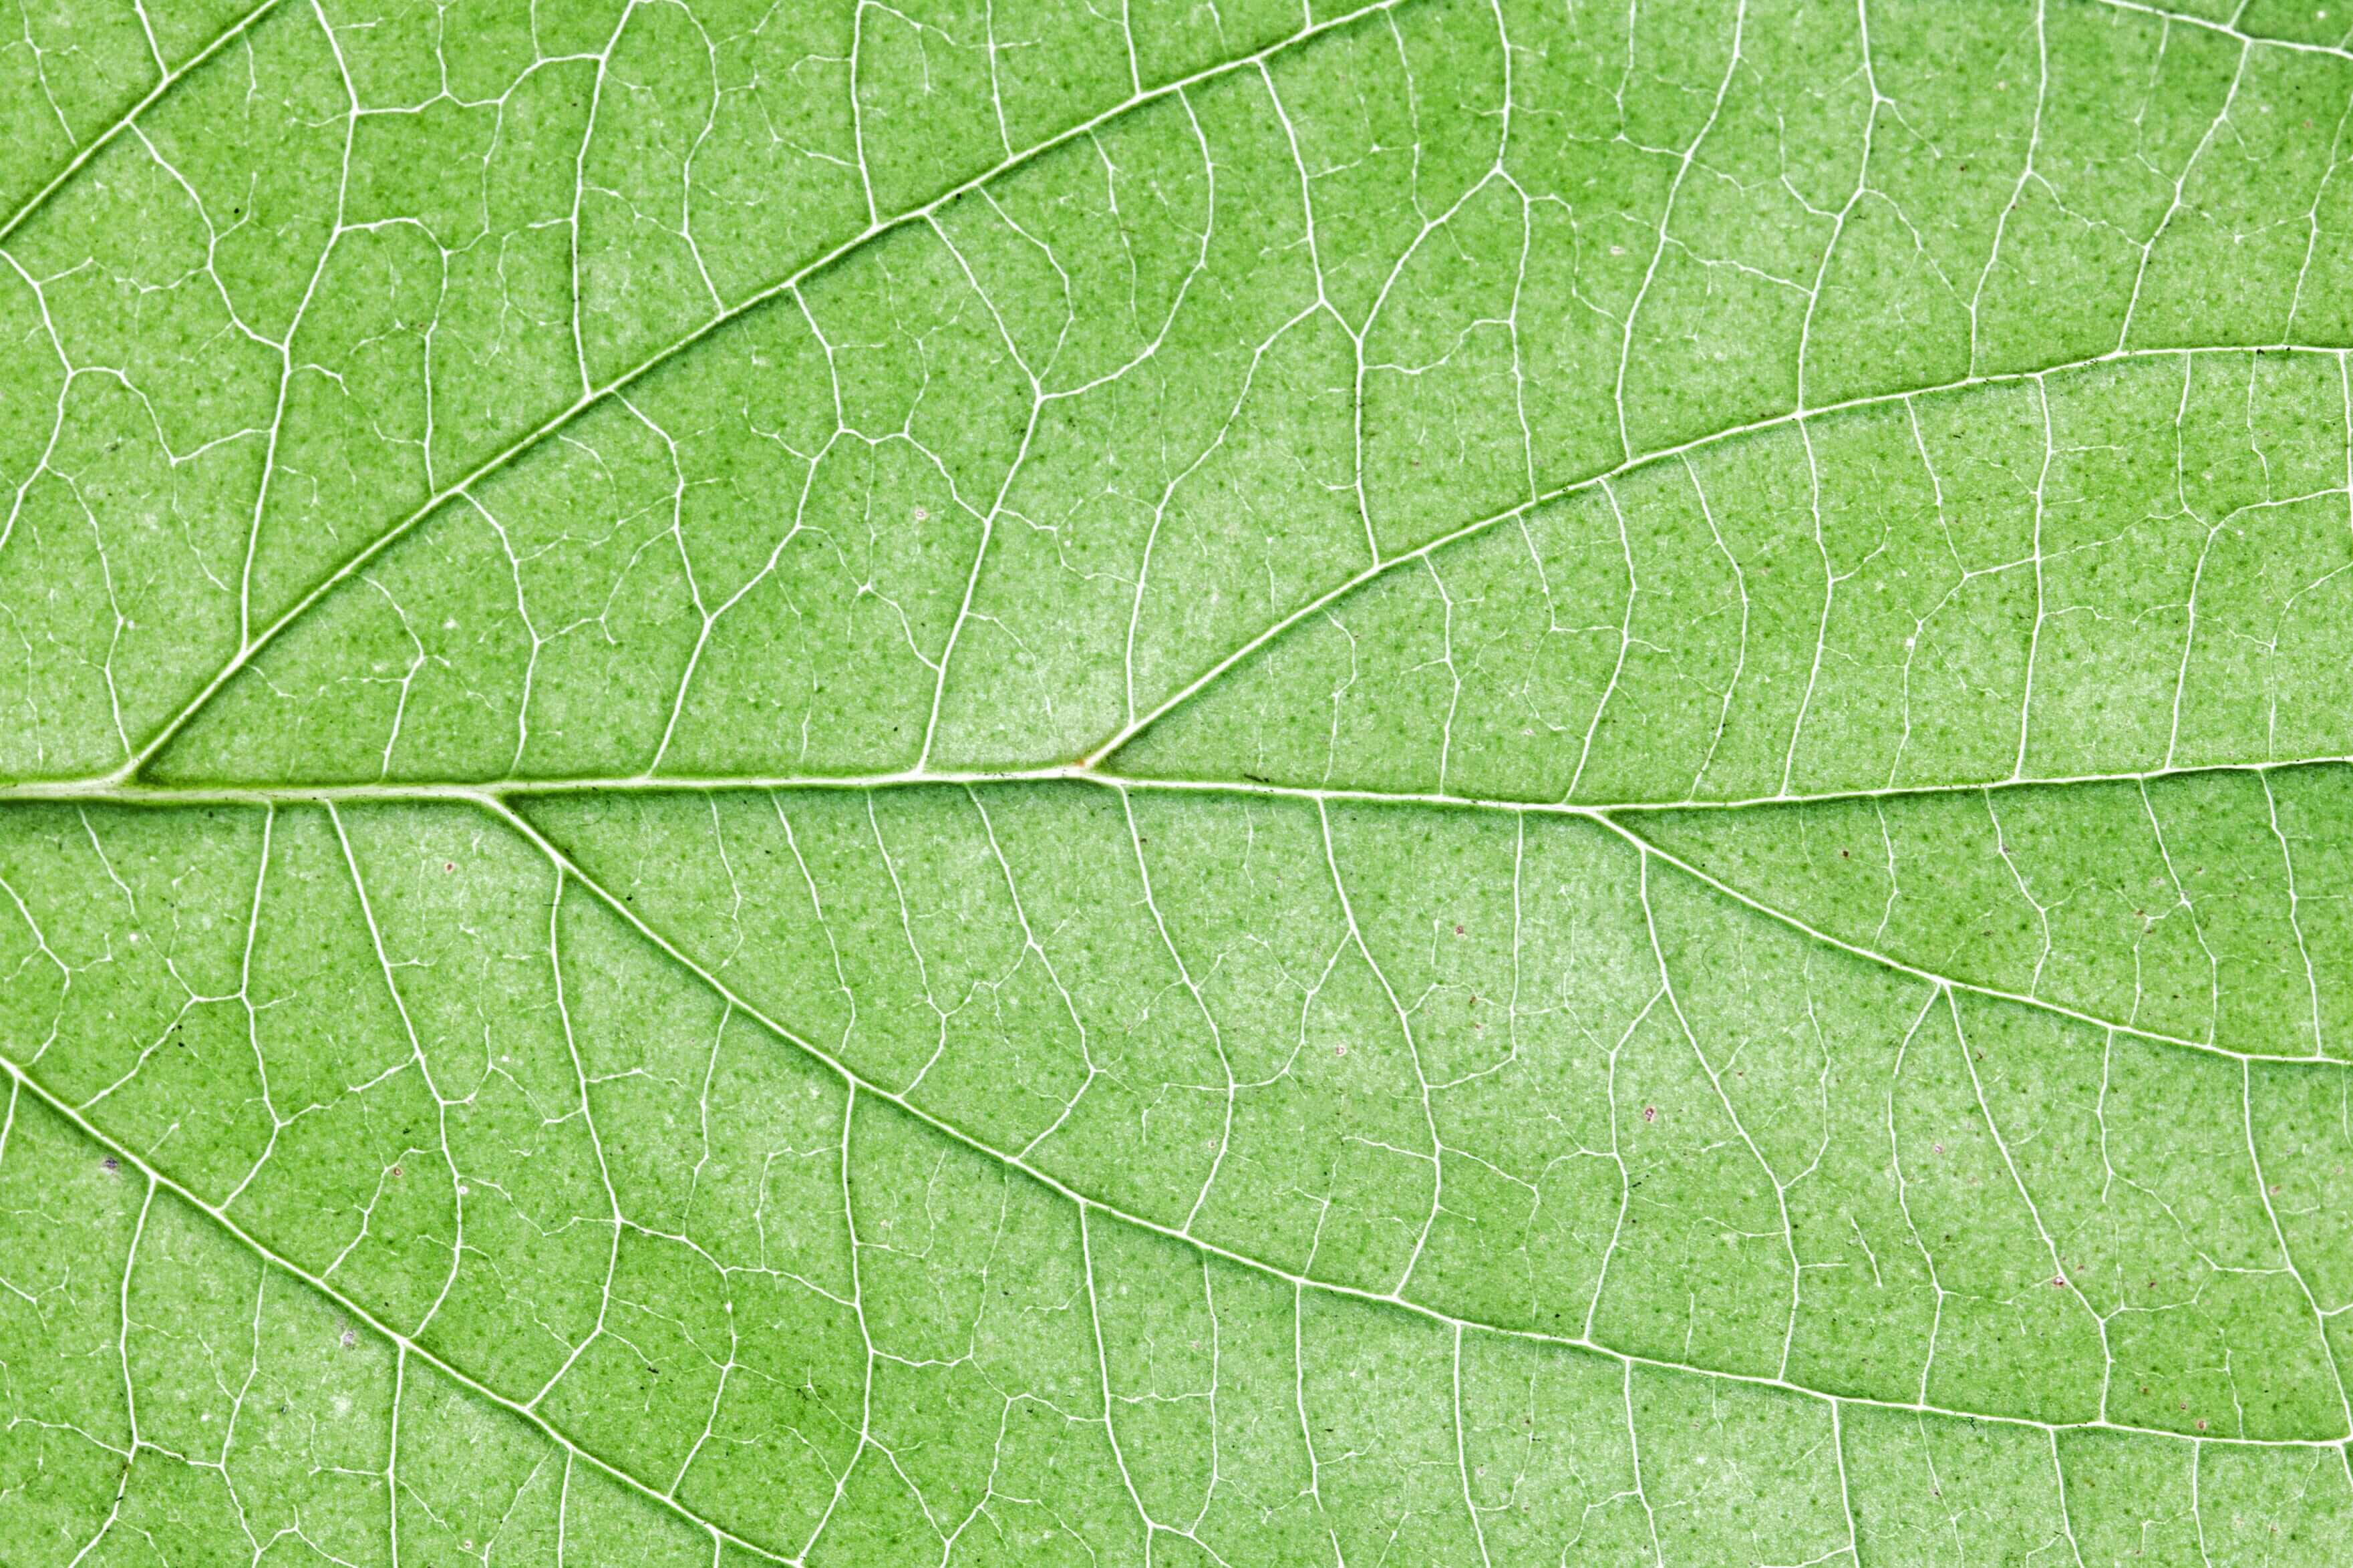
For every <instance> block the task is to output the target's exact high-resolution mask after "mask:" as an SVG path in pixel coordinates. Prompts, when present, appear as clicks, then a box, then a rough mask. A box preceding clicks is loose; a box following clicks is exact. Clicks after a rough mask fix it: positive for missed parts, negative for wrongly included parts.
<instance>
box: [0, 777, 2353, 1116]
mask: <svg viewBox="0 0 2353 1568" xmlns="http://www.w3.org/2000/svg"><path fill="white" fill-rule="evenodd" d="M2348 762H2353V758H2343V757H2329V758H2313V759H2306V760H2300V761H2296V762H2292V763H2230V764H2221V765H2218V766H2215V767H2211V768H2176V769H2162V770H2156V771H2152V772H2150V773H2103V774H2094V775H2083V776H2079V777H2074V778H2069V779H2057V780H2019V781H2011V782H2009V783H2005V784H1950V785H1936V786H1921V787H1919V788H1917V789H1907V790H1894V791H1861V792H1856V793H1854V794H1851V795H1806V796H1776V797H1768V798H1767V799H1763V800H1757V801H1746V802H1727V803H1723V804H1721V805H1711V803H1706V802H1700V803H1694V807H1686V806H1685V805H1674V804H1635V805H1612V804H1609V803H1595V804H1584V803H1570V804H1563V803H1557V802H1554V803H1547V802H1539V801H1518V800H1508V799H1502V798H1493V797H1482V796H1476V795H1437V794H1413V793H1409V792H1401V791H1384V790H1364V789H1331V788H1310V787H1306V786H1300V785H1290V784H1264V783H1260V782H1256V781H1251V780H1230V779H1216V780H1210V779H1149V778H1128V777H1124V776H1123V775H1120V774H1116V773H1107V772H1105V771H1103V769H1101V768H1098V767H1092V766H1088V765H1085V764H1076V765H1072V766H1068V767H1058V768H1037V769H1029V770H1024V771H1016V772H1004V773H950V772H938V773H912V772H911V773H878V774H868V775H862V776H839V777H825V776H815V777H811V776H779V777H770V778H750V777H746V778H724V779H664V778H647V777H643V776H636V777H628V778H616V779H575V780H568V781H558V782H550V783H524V784H457V783H423V784H286V785H272V786H265V787H245V786H237V785H225V786H217V787H215V786H186V787H180V786H166V787H158V786H154V785H148V784H107V783H103V782H99V783H83V782H79V781H76V782H71V783H65V784H16V785H0V810H5V808H6V807H7V806H9V805H25V806H33V805H126V806H144V807H151V808H157V809H169V808H172V807H185V808H198V807H206V806H265V805H427V804H433V803H441V804H455V805H472V806H476V807H479V808H480V809H482V810H485V811H488V812H490V813H491V814H492V815H493V816H497V817H499V818H500V819H501V821H503V822H506V823H507V824H509V825H510V826H513V827H514V828H516V829H517V830H518V831H520V832H522V833H523V834H524V835H525V836H526V837H529V838H531V840H532V841H533V843H535V844H538V845H540V846H541V847H543V849H544V850H545V851H546V852H547V853H548V854H550V855H551V856H553V857H554V858H555V859H556V863H557V864H558V866H560V867H562V868H565V870H566V871H567V872H568V873H569V874H571V875H573V876H575V877H578V878H579V879H581V881H582V883H583V885H584V886H589V887H594V886H595V884H593V883H591V882H589V881H588V880H587V879H586V876H585V874H584V873H582V872H581V871H579V869H578V868H576V867H574V866H573V865H572V864H571V862H570V860H569V858H567V857H565V856H563V855H562V854H561V852H560V851H558V850H556V849H554V847H552V846H549V845H547V843H546V841H545V840H544V839H543V838H542V837H540V836H539V835H538V833H537V832H536V830H534V829H533V828H532V827H531V826H529V824H528V823H526V822H525V821H524V819H523V818H522V816H520V815H518V813H517V812H516V810H515V809H514V807H515V805H517V804H518V803H521V802H526V801H529V800H532V799H534V798H545V797H550V796H560V795H661V794H681V795H684V794H697V793H702V794H709V793H718V792H723V791H737V790H741V791H754V792H765V791H780V790H827V791H853V792H854V791H860V790H872V791H887V790H903V789H938V788H947V789H973V788H990V787H998V788H1018V787H1021V786H1025V785H1027V786H1032V787H1037V786H1046V785H1053V784H1075V785H1081V786H1085V787H1090V788H1095V789H1105V790H1110V791H1113V792H1114V793H1117V794H1122V795H1126V794H1142V795H1212V796H1226V797H1229V798H1234V799H1240V800H1250V799H1261V800H1272V801H1283V802H1297V803H1309V804H1348V805H1392V806H1401V807H1419V808H1421V809H1426V810H1447V811H1473V812H1493V813H1499V814H1506V815H1518V816H1556V817H1566V818H1574V819H1577V820H1582V821H1588V822H1592V823H1594V824H1596V825H1598V826H1600V827H1602V828H1604V829H1606V830H1607V831H1609V832H1610V833H1612V834H1614V835H1616V836H1617V837H1620V838H1622V839H1623V840H1625V841H1626V842H1627V843H1628V844H1630V845H1631V846H1632V847H1634V848H1635V849H1636V850H1638V851H1639V852H1640V853H1641V854H1642V855H1644V856H1645V857H1648V858H1652V859H1655V860H1657V861H1658V862H1660V863H1661V864H1662V865H1664V866H1667V867H1670V868H1672V869H1674V870H1676V871H1679V872H1682V873H1683V875H1685V876H1687V877H1690V878H1692V879H1694V880H1695V881H1698V882H1700V883H1701V884H1703V885H1704V886H1705V887H1707V888H1709V889H1712V890H1713V891H1715V893H1716V894H1718V895H1719V896H1721V897H1724V898H1727V899H1730V900H1733V901H1735V902H1736V903H1738V904H1739V905H1741V906H1742V907H1743V908H1745V909H1747V910H1753V911H1754V912H1756V913H1757V914H1759V915H1762V916H1764V917H1765V918H1767V919H1768V920H1771V921H1775V922H1776V923H1778V924H1780V925H1783V926H1786V927H1788V928H1789V929H1790V930H1792V931H1797V932H1798V933H1799V934H1800V935H1802V936H1805V937H1808V938H1810V940H1812V941H1814V942H1820V943H1822V944H1823V945H1824V946H1827V947H1833V948H1836V949H1838V950H1839V951H1841V952H1847V953H1851V954H1852V955H1854V956H1855V957H1857V958H1861V959H1863V960H1865V961H1866V962H1869V963H1875V964H1878V965H1879V966H1881V967H1882V968H1885V969H1890V970H1893V971H1894V972H1896V973H1900V974H1905V975H1909V976H1911V977H1913V978H1914V979H1916V980H1919V981H1922V982H1925V983H1926V984H1931V985H1937V986H1943V987H1946V988H1948V989H1951V990H1954V991H1959V992H1965V993H1967V994H1970V995H1975V996H1983V997H1986V998H1988V999H1989V1000H1993V1001H2000V1002H2012V1003H2016V1004H2017V1005H2020V1006H2023V1007H2031V1008H2034V1009H2036V1010H2038V1011H2040V1012H2043V1013H2048V1014H2051V1015H2052V1016H2057V1017H2062V1018H2065V1019H2068V1020H2070V1021H2071V1022H2073V1023H2078V1024H2084V1025H2087V1026H2091V1027H2094V1028H2098V1029H2106V1030H2113V1031H2114V1032H2115V1033H2116V1034H2118V1035H2122V1036H2126V1037H2130V1038H2133V1039H2139V1040H2147V1041H2149V1042H2151V1043H2153V1044H2157V1045H2162V1046H2169V1047H2177V1048H2179V1049H2182V1050H2190V1051H2198V1052H2200V1053H2203V1054H2205V1055H2208V1056H2217V1057H2222V1058H2227V1059H2229V1060H2232V1061H2256V1062H2282V1063H2290V1064H2296V1065H2302V1066H2323V1067H2326V1066H2339V1065H2343V1064H2341V1063H2339V1062H2337V1059H2336V1058H2329V1057H2322V1056H2315V1055H2310V1054H2305V1055H2292V1054H2285V1053H2280V1052H2265V1051H2242V1050H2237V1049H2233V1048H2232V1047H2227V1046H2221V1045H2218V1044H2215V1043H2214V1042H2212V1041H2209V1040H2198V1039H2192V1038H2190V1037H2188V1036H2184V1035H2170V1034H2167V1033H2164V1032H2163V1031H2161V1030H2156V1029H2149V1028H2146V1027H2143V1026H2137V1025H2133V1024H2127V1023H2123V1022H2120V1021H2118V1020H2116V1019H2114V1018H2107V1017H2103V1016H2100V1015H2098V1014H2094V1013H2088V1012H2084V1011H2083V1010H2081V1009H2078V1008H2074V1007H2071V1006H2068V1005H2066V1004H2064V1003H2062V1002H2054V1001H2052V1000H2051V999H2049V998H2047V997H2042V996H2034V995H2030V994H2026V993H2024V992H2019V991H2010V990H2006V989H2004V988H2002V987H2000V986H1998V985H1990V984H1984V983H1982V982H1978V981H1972V980H1967V979H1963V978H1961V977H1959V976H1957V975H1952V974H1947V973H1943V972H1941V971H1938V970H1933V969H1928V968H1925V967H1923V966H1921V965H1919V964H1915V963H1909V962H1907V961H1905V960H1904V959H1901V958H1898V957H1896V956H1894V954H1892V953H1888V952H1881V951H1880V950H1878V949H1876V948H1873V947H1868V946H1865V945H1863V944H1862V943H1860V942H1851V941H1849V940H1847V939H1846V938H1844V937H1841V936H1838V935H1836V934H1834V933H1832V932H1830V931H1824V930H1822V929H1821V928H1820V927H1819V926H1816V925H1814V924H1812V923H1811V922H1810V921H1807V920H1805V919H1804V918H1803V917H1801V916H1799V915H1798V914H1795V913H1793V912H1791V911H1790V910H1785V909H1782V908H1781V907H1779V906H1778V905H1777V904H1774V903H1771V902H1769V901H1767V900H1764V899H1762V898H1759V897H1757V895H1755V894H1753V893H1750V892H1748V891H1746V890H1745V889H1741V888H1739V887H1737V886H1736V885H1734V884H1733V883H1731V882H1728V881H1726V880H1725V879H1722V878H1720V877H1718V876H1716V875H1715V874H1714V873H1713V872H1710V871H1707V870H1705V869H1704V868H1701V867H1699V866H1697V865H1695V864H1694V863H1692V862H1691V861H1688V860H1685V859H1683V858H1681V857H1680V856H1677V855H1675V854H1673V853H1672V851H1670V850H1667V849H1665V848H1662V847H1660V846H1659V845H1658V844H1656V843H1654V842H1652V841H1651V839H1650V838H1649V837H1645V836H1644V835H1643V834H1642V833H1641V831H1639V830H1638V829H1637V828H1636V827H1635V826H1632V825H1633V824H1637V823H1640V822H1641V820H1642V819H1643V818H1644V817H1645V816H1655V815H1658V814H1660V813H1662V812H1666V811H1672V810H1683V809H1692V808H1700V809H1717V810H1742V809H1760V808H1763V807H1767V806H1771V805H1802V804H1810V803H1814V804H1820V803H1836V802H1840V801H1845V800H1873V799H1884V798H1888V797H1890V796H1896V795H1955V794H1968V795H1978V794H1982V793H1984V792H1986V791H1988V790H2020V789H2030V788H2052V787H2064V786H2066V785H2070V784H2075V785H2081V784H2105V783H2115V784H2126V783H2133V782H2136V781H2140V782H2147V781H2151V780H2157V779H2161V778H2170V777H2185V776H2194V775H2198V774H2202V773H2240V772H2253V773H2268V772H2272V771H2276V770H2280V769H2286V768H2298V767H2327V766H2338V765H2343V764H2345V763H2348ZM598 891H599V893H600V895H601V893H602V889H598ZM631 918H632V920H633V921H634V920H635V916H634V915H632V917H631ZM665 950H666V951H668V947H667V944H665ZM674 956H676V955H675V954H674ZM681 962H685V960H684V959H683V958H682V957H681ZM772 1027H775V1026H772ZM779 1032H780V1033H788V1032H787V1031H784V1030H782V1029H781V1028H779ZM828 1059H829V1058H828ZM875 1092H876V1093H878V1094H880V1093H882V1092H884V1091H883V1090H881V1089H879V1088H877V1089H875Z"/></svg>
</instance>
